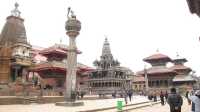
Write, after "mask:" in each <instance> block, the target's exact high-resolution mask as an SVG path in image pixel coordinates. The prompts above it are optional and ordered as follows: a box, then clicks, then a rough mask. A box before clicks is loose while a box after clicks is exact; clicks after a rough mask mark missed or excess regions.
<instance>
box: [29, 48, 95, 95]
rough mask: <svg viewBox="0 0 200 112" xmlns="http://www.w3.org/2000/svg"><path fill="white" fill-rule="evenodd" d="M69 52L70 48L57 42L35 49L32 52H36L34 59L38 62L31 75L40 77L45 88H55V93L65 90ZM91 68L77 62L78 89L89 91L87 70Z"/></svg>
mask: <svg viewBox="0 0 200 112" xmlns="http://www.w3.org/2000/svg"><path fill="white" fill-rule="evenodd" d="M38 52H39V53H38ZM67 52H68V48H67V46H66V45H63V44H55V45H53V46H51V47H49V48H44V49H42V50H39V49H38V50H36V49H34V50H33V52H32V53H33V54H35V55H34V60H36V61H35V62H36V64H35V65H34V66H32V67H31V68H30V71H29V72H30V74H29V75H33V77H39V78H40V81H39V83H41V84H42V85H43V87H44V88H45V89H48V88H49V87H50V88H51V89H52V90H54V93H58V92H63V91H64V87H65V78H66V73H67V72H66V71H67ZM77 53H79V54H80V53H81V52H80V51H77ZM38 57H39V58H38ZM91 70H93V69H92V68H90V67H88V66H86V65H84V64H81V63H77V81H76V88H77V90H80V91H85V92H87V89H88V87H87V82H86V81H87V79H88V75H87V72H89V71H91Z"/></svg>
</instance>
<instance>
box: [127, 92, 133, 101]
mask: <svg viewBox="0 0 200 112" xmlns="http://www.w3.org/2000/svg"><path fill="white" fill-rule="evenodd" d="M132 95H133V92H132V91H131V90H129V91H128V97H129V100H130V102H131V98H132Z"/></svg>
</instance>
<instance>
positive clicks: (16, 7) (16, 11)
mask: <svg viewBox="0 0 200 112" xmlns="http://www.w3.org/2000/svg"><path fill="white" fill-rule="evenodd" d="M18 7H19V4H18V3H17V2H16V3H15V9H14V10H12V11H11V15H12V16H15V17H20V14H21V12H20V11H19V10H18Z"/></svg>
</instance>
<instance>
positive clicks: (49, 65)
mask: <svg viewBox="0 0 200 112" xmlns="http://www.w3.org/2000/svg"><path fill="white" fill-rule="evenodd" d="M66 68H67V64H65V63H63V62H58V61H51V62H47V61H45V62H41V63H39V64H37V65H35V66H34V67H32V68H30V70H31V71H42V70H50V69H51V70H54V69H58V70H61V71H66ZM77 68H78V70H86V71H87V70H93V68H91V67H89V66H86V65H84V64H81V63H78V64H77Z"/></svg>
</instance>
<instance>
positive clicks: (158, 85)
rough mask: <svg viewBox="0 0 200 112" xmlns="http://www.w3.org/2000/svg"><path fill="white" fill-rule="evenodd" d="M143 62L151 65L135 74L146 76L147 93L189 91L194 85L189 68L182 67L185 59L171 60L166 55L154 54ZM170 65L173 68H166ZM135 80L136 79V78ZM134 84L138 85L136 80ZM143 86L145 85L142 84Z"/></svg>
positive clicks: (194, 81)
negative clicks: (170, 89)
mask: <svg viewBox="0 0 200 112" xmlns="http://www.w3.org/2000/svg"><path fill="white" fill-rule="evenodd" d="M143 61H145V62H147V63H149V64H150V65H151V67H150V68H147V69H145V70H142V71H139V72H137V74H136V75H138V76H140V77H141V76H143V77H145V75H146V76H147V79H145V80H144V81H143V83H145V81H148V90H149V91H166V90H169V88H170V87H176V88H179V90H180V91H182V90H183V89H186V90H191V89H192V88H193V86H194V84H195V83H196V80H195V79H194V78H193V77H192V76H191V75H190V72H191V71H192V69H191V68H189V67H186V66H185V65H184V63H185V62H187V60H186V59H185V58H180V57H179V56H177V59H171V58H170V57H168V56H167V55H164V54H161V53H156V54H153V55H151V56H149V57H147V58H144V59H143ZM168 63H172V64H173V66H171V67H168V66H167V64H168ZM136 79H137V78H136ZM133 82H134V83H139V82H138V81H137V80H135V81H133ZM144 85H145V84H144Z"/></svg>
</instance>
